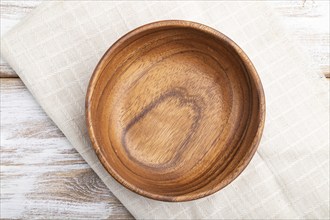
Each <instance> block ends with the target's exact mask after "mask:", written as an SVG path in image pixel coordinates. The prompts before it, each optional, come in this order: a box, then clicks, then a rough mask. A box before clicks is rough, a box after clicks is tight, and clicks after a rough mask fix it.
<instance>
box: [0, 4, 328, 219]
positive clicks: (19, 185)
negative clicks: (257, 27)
mask: <svg viewBox="0 0 330 220" xmlns="http://www.w3.org/2000/svg"><path fill="white" fill-rule="evenodd" d="M40 2H41V1H37V0H31V1H19V0H17V1H5V0H2V1H0V18H1V20H0V22H1V25H0V34H1V36H3V34H5V33H6V32H7V31H8V30H9V29H11V28H12V27H13V26H14V25H15V24H16V23H18V22H19V21H20V20H21V19H23V18H24V16H25V15H26V14H28V13H29V12H30V11H31V10H33V8H35V7H36V6H37V5H38V4H40ZM269 2H270V3H271V4H272V6H273V7H274V8H275V10H276V11H278V12H279V13H280V15H282V17H283V19H284V20H285V21H286V22H287V25H288V26H289V28H290V30H291V31H292V33H293V36H294V37H296V38H297V40H299V41H300V42H302V43H303V46H304V47H305V48H307V49H308V50H309V52H310V53H311V54H312V55H313V60H314V61H315V63H316V64H317V65H318V66H319V68H320V69H322V72H323V73H324V74H326V73H328V74H329V44H330V42H329V25H328V23H327V20H329V10H328V8H329V1H323V0H315V1H314V0H307V1H305V3H304V1H303V0H291V1H269ZM0 77H18V76H17V75H16V73H15V72H14V71H13V70H12V69H11V68H10V66H9V65H8V64H7V63H6V62H5V61H4V60H2V59H1V61H0ZM1 92H2V94H3V93H4V92H5V93H6V96H8V98H7V99H3V98H2V99H1V106H0V107H1V119H2V120H1V181H0V182H1V201H0V203H1V204H0V207H1V211H0V216H1V218H10V217H11V218H16V219H17V218H25V219H34V218H49V216H50V214H52V213H53V214H54V215H56V217H57V218H69V219H76V218H77V212H79V211H82V212H83V213H84V215H85V218H90V219H91V218H92V217H93V216H96V217H99V216H101V215H102V213H103V212H104V209H103V207H104V206H103V205H101V206H97V205H95V204H94V203H93V202H88V203H85V200H84V198H86V197H81V196H78V195H81V194H86V193H89V191H86V190H84V191H83V190H82V189H85V188H84V187H80V186H79V185H80V184H82V182H81V181H78V182H77V181H74V180H75V179H79V178H66V180H65V181H66V182H68V183H69V182H72V183H70V184H71V185H75V186H76V187H75V189H76V190H77V191H76V192H75V193H69V192H68V191H66V192H63V191H62V192H63V193H61V196H59V197H57V199H56V201H54V200H53V197H52V196H53V195H54V193H48V192H50V191H51V192H56V191H57V189H58V186H59V185H61V184H62V177H61V176H59V177H58V178H57V177H56V174H55V176H54V175H52V176H53V177H54V178H52V179H51V180H49V179H48V181H43V178H47V177H48V178H49V177H50V176H51V175H49V170H52V172H55V173H57V172H60V171H61V172H63V173H67V176H69V175H70V174H71V172H72V167H73V166H69V165H70V163H71V162H70V159H65V158H66V154H68V155H72V151H73V152H75V150H74V149H73V148H72V146H71V145H70V144H69V143H67V142H66V141H64V140H65V138H64V137H58V136H59V134H58V133H60V136H62V133H61V132H59V130H58V129H57V128H56V127H55V126H54V125H53V123H51V122H50V121H49V120H47V117H46V116H45V114H44V113H43V111H42V110H41V109H40V107H39V106H38V105H37V104H36V102H35V100H34V99H33V98H31V95H30V94H29V92H28V91H27V89H26V88H25V86H24V85H23V84H22V82H21V81H20V80H19V79H10V80H1ZM4 118H7V125H6V126H3V124H2V122H3V121H4ZM47 121H48V122H47ZM5 137H6V139H5ZM55 137H56V138H55ZM7 138H8V139H7ZM16 138H17V139H16ZM58 140H62V141H60V143H58V144H57V145H56V143H57V141H58ZM4 143H6V144H4ZM54 143H55V144H54ZM51 144H53V146H54V145H55V146H60V148H61V153H58V154H54V155H53V152H47V153H41V154H40V155H39V165H38V168H39V169H38V170H37V171H36V172H37V173H38V178H37V179H36V178H35V176H33V175H29V170H30V169H32V168H31V165H30V163H31V161H33V159H34V157H33V156H32V153H31V152H30V151H32V150H33V148H34V146H39V148H41V149H45V148H47V147H48V146H49V145H51ZM20 149H24V150H20ZM74 155H75V156H74V157H79V155H77V153H75V154H74ZM50 157H51V160H53V161H59V162H60V161H62V162H60V163H64V164H66V165H60V166H57V167H56V166H52V167H50V166H49V165H48V161H49V158H50ZM69 157H71V156H69ZM3 158H9V159H8V160H9V161H10V160H15V161H16V163H15V164H14V165H13V166H9V165H5V164H4V163H3V161H4V159H3ZM22 158H23V159H24V158H25V159H24V160H23V161H21V160H22ZM31 158H32V159H31ZM74 160H77V159H74ZM9 163H10V162H9ZM74 166H75V167H76V168H77V169H82V170H87V172H86V174H85V177H86V176H89V177H88V178H89V179H95V181H99V180H98V179H99V178H98V177H96V176H95V174H94V172H92V171H91V170H90V169H89V168H88V165H86V163H85V162H83V161H80V162H79V164H75V165H74ZM4 167H6V168H4ZM30 173H31V172H30ZM75 174H77V173H75ZM75 174H72V176H74V175H75ZM16 176H18V177H20V178H17V177H16ZM56 178H57V179H56ZM30 185H34V186H35V185H37V187H29V186H30ZM39 187H40V188H42V189H43V190H44V193H43V192H42V191H41V190H39V189H38V188H39ZM102 187H103V188H104V187H105V186H102ZM38 190H39V191H38ZM104 190H106V189H104ZM35 193H36V194H38V198H39V201H42V203H41V204H40V203H37V202H35V200H34V199H33V196H32V197H31V196H30V195H33V194H35ZM93 195H94V197H93V198H94V199H95V201H98V202H97V203H101V204H107V205H105V206H107V207H111V210H112V211H111V213H110V214H109V216H108V218H109V219H116V218H117V217H118V218H125V219H126V218H130V217H131V216H130V215H129V214H128V212H127V211H126V210H125V208H124V207H123V206H122V205H121V204H120V203H119V202H118V200H116V199H114V198H113V196H112V194H111V193H108V192H107V193H106V196H109V199H105V200H104V203H102V202H99V200H97V198H98V197H101V198H104V197H103V196H104V195H103V194H95V193H94V194H93ZM76 196H77V197H79V198H80V202H81V203H82V204H88V205H89V206H90V207H93V208H94V211H93V212H87V211H86V212H85V211H84V208H83V206H79V205H78V206H75V205H71V206H67V204H70V203H68V202H67V200H68V199H70V198H71V197H73V198H75V197H76ZM89 201H91V199H89ZM71 204H72V203H71ZM5 207H11V209H9V211H7V212H6V211H5ZM77 207H78V208H77ZM78 214H79V213H78ZM79 216H81V215H79ZM100 218H101V217H100ZM105 218H106V217H105Z"/></svg>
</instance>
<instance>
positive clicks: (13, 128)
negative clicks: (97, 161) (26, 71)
mask: <svg viewBox="0 0 330 220" xmlns="http://www.w3.org/2000/svg"><path fill="white" fill-rule="evenodd" d="M0 92H1V149H0V151H1V205H0V206H1V210H0V213H1V214H0V216H1V218H23V219H31V218H46V219H48V218H57V219H62V218H69V219H77V218H86V219H91V218H97V219H100V218H102V219H104V218H108V219H120V218H124V219H127V218H132V217H131V215H130V214H129V213H128V211H127V210H126V209H125V207H123V205H122V204H121V203H120V202H119V201H118V200H117V199H116V198H115V197H114V196H113V195H112V193H111V192H110V191H109V190H108V188H107V187H106V186H105V185H104V184H103V182H101V180H100V179H99V178H98V177H97V176H96V174H95V173H94V172H93V171H92V170H91V169H90V168H89V166H88V165H87V164H86V162H85V161H84V160H83V159H82V158H81V157H80V155H79V154H78V153H77V151H76V150H75V149H73V148H72V146H71V145H70V144H69V143H68V141H67V140H66V138H65V137H64V135H63V134H62V133H61V132H60V131H59V130H58V128H57V127H56V126H55V125H54V124H53V122H52V121H51V120H50V119H49V118H48V117H47V115H46V114H45V113H44V112H43V110H42V109H41V108H40V107H39V105H38V104H37V103H36V102H35V101H34V100H33V97H32V96H31V94H30V93H29V92H28V91H27V89H26V87H25V86H24V85H23V83H22V82H21V81H20V80H19V79H4V78H3V79H1V91H0Z"/></svg>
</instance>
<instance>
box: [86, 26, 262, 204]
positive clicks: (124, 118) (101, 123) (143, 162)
mask: <svg viewBox="0 0 330 220" xmlns="http://www.w3.org/2000/svg"><path fill="white" fill-rule="evenodd" d="M212 31H213V30H212ZM212 31H208V29H205V28H204V29H203V28H202V27H201V26H196V25H193V26H191V25H154V26H147V27H143V28H141V29H140V30H137V31H135V32H134V31H133V32H132V33H129V34H128V35H126V36H124V37H123V38H122V39H120V40H119V41H118V42H116V43H115V45H114V46H112V48H111V49H110V50H109V51H108V52H107V53H106V54H105V56H104V57H103V58H102V60H101V62H100V63H99V65H98V67H97V68H96V70H95V73H94V75H93V79H92V81H91V83H90V88H89V92H88V93H89V94H88V97H87V120H88V123H89V129H90V136H91V139H92V142H93V145H94V147H95V149H96V152H97V154H98V156H99V158H100V159H101V161H102V163H103V165H104V166H105V168H106V169H107V170H108V171H109V173H110V174H111V175H112V176H113V177H114V178H115V179H116V180H118V181H119V182H120V183H122V184H123V185H125V186H126V187H128V188H129V189H131V190H133V191H135V192H137V193H140V194H142V195H144V196H148V197H151V198H154V199H160V200H166V201H184V200H190V199H196V198H199V197H202V196H205V195H208V194H210V193H212V192H215V191H216V190H219V189H220V188H222V187H224V186H225V185H227V184H228V183H229V182H231V181H232V180H233V179H234V178H235V177H236V176H237V175H238V174H239V173H240V172H241V171H242V170H243V169H244V167H245V166H246V165H247V163H248V162H249V160H250V159H251V157H252V155H253V154H254V152H255V150H256V147H257V144H258V142H259V139H260V127H262V126H261V125H260V124H261V123H263V122H262V119H263V115H262V112H261V109H260V104H261V101H260V94H261V93H260V88H259V85H258V84H257V81H256V78H255V75H254V74H256V73H255V72H253V71H254V69H253V67H251V66H252V65H251V64H250V63H249V62H250V61H249V60H248V59H247V58H245V56H242V54H240V51H239V48H238V47H237V48H236V47H235V46H233V45H234V44H233V43H232V42H231V41H230V40H229V39H228V38H226V37H224V36H222V35H221V34H219V33H218V34H214V32H212ZM257 80H258V79H257Z"/></svg>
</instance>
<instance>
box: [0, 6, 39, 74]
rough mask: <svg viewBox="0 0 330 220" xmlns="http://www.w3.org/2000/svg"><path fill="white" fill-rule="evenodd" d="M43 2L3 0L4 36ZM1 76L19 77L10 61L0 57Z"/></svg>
mask: <svg viewBox="0 0 330 220" xmlns="http://www.w3.org/2000/svg"><path fill="white" fill-rule="evenodd" d="M40 3H41V1H40V0H38V1H37V0H32V1H1V2H0V16H1V26H0V33H1V36H3V35H4V34H5V33H6V32H7V31H8V30H10V29H11V28H12V27H13V26H15V25H16V24H17V23H18V22H20V21H21V20H22V19H23V18H24V17H25V16H26V15H27V14H28V13H29V12H30V11H32V10H33V9H34V8H35V7H37V6H38V5H39V4H40ZM0 77H18V76H17V75H16V73H15V71H14V70H13V69H12V68H11V67H10V66H9V65H8V63H7V62H6V61H5V60H4V59H3V58H2V57H1V58H0Z"/></svg>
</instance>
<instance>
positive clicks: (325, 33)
mask: <svg viewBox="0 0 330 220" xmlns="http://www.w3.org/2000/svg"><path fill="white" fill-rule="evenodd" d="M40 2H41V1H36V0H33V1H1V3H0V14H1V36H2V35H3V34H5V33H6V32H7V31H8V30H9V29H10V28H11V27H13V26H14V25H15V24H16V23H17V22H19V21H20V20H21V19H22V18H23V17H24V16H25V15H26V14H28V13H29V12H30V11H31V10H32V9H33V8H35V7H36V6H37V5H38V4H40ZM269 2H270V3H271V5H272V6H274V8H275V9H276V11H278V12H279V14H280V15H282V17H283V19H284V20H285V22H286V23H287V24H288V27H289V28H290V30H292V33H293V36H294V37H296V38H297V40H299V41H300V42H301V43H302V45H303V46H304V47H305V48H306V49H307V50H308V51H309V52H310V53H311V54H312V57H313V60H314V61H315V63H316V64H317V65H319V67H320V68H321V71H322V73H323V74H324V75H327V76H328V77H330V71H329V68H330V67H329V62H330V57H329V47H330V39H329V7H330V6H329V1H325V0H287V1H269ZM0 68H1V69H0V77H17V75H16V73H15V72H14V71H13V70H12V68H11V67H10V66H9V65H8V64H7V63H6V62H5V61H4V60H2V59H1V60H0Z"/></svg>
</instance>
